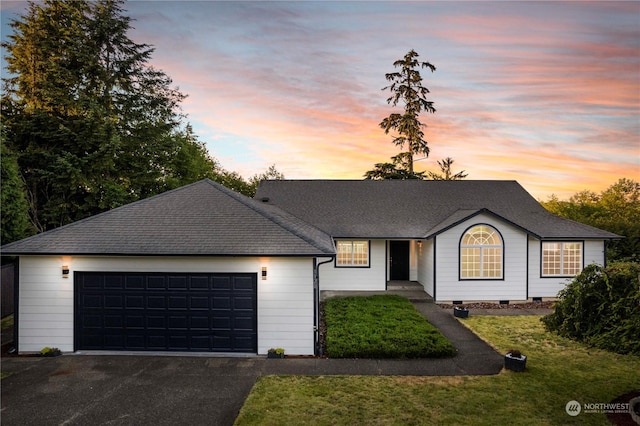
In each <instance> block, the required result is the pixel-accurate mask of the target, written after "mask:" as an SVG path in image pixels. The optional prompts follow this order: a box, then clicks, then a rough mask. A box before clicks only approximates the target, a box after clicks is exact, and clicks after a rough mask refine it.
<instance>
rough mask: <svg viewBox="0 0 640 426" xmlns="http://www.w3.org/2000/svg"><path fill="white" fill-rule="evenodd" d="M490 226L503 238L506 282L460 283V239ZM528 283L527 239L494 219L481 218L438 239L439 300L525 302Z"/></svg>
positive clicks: (472, 220)
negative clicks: (470, 230)
mask: <svg viewBox="0 0 640 426" xmlns="http://www.w3.org/2000/svg"><path fill="white" fill-rule="evenodd" d="M478 224H487V225H491V226H493V227H494V228H495V229H497V230H498V231H499V232H500V234H501V236H502V238H503V252H504V265H503V279H502V280H460V279H459V273H460V272H459V263H460V238H461V237H462V235H463V234H464V232H465V231H466V230H467V229H468V228H469V227H471V226H473V225H478ZM526 280H527V235H526V234H525V233H524V232H523V231H521V230H519V229H518V228H516V227H514V226H512V225H510V224H508V223H506V222H503V221H501V220H500V219H497V218H495V217H493V216H491V215H486V214H481V215H478V216H475V217H473V218H471V219H469V220H467V221H464V222H462V223H460V224H458V225H456V226H454V227H453V228H451V229H449V230H447V231H446V232H444V233H442V234H440V235H438V236H437V243H436V284H435V285H436V289H435V293H436V300H437V301H451V300H461V301H472V300H492V301H493V300H510V301H513V300H525V299H526V297H527V296H526V293H527V289H526Z"/></svg>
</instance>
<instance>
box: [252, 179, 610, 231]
mask: <svg viewBox="0 0 640 426" xmlns="http://www.w3.org/2000/svg"><path fill="white" fill-rule="evenodd" d="M255 198H256V199H259V200H261V199H267V198H268V202H267V203H268V204H271V205H275V206H277V207H280V208H282V209H283V210H286V211H288V212H289V213H291V214H293V215H295V216H297V217H299V218H300V219H302V220H304V221H305V222H308V223H312V224H313V225H315V226H317V227H318V228H320V229H322V230H323V231H325V232H326V233H328V234H330V235H332V236H333V237H334V238H430V237H432V236H434V235H437V234H439V233H441V232H444V231H445V230H447V229H449V228H450V227H452V226H454V225H456V224H457V223H460V222H462V221H464V220H466V219H467V218H469V217H472V216H474V215H477V214H479V213H481V212H488V213H490V214H492V215H494V216H497V217H499V218H501V219H502V220H504V221H507V222H510V223H512V224H513V225H515V226H517V227H519V228H521V229H523V230H524V231H525V232H527V233H529V234H530V235H533V236H535V237H536V238H539V239H612V238H619V236H617V235H615V234H612V233H610V232H606V231H603V230H600V229H597V228H593V227H591V226H588V225H584V224H581V223H577V222H574V221H571V220H568V219H564V218H560V217H558V216H555V215H553V214H551V213H549V212H548V211H547V210H546V209H545V208H544V207H542V205H540V203H538V202H537V201H536V200H535V199H534V198H533V197H532V196H531V195H530V194H529V193H528V192H527V191H526V190H525V189H524V188H522V186H520V184H518V182H516V181H494V180H491V181H488V180H460V181H423V180H383V181H378V180H357V181H356V180H280V181H277V180H269V181H263V182H262V183H261V184H260V186H259V187H258V191H257V193H256V196H255Z"/></svg>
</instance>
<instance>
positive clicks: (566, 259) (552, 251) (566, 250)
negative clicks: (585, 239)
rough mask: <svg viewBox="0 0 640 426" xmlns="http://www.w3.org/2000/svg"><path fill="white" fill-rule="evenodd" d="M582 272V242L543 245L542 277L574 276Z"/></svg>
mask: <svg viewBox="0 0 640 426" xmlns="http://www.w3.org/2000/svg"><path fill="white" fill-rule="evenodd" d="M580 271H582V243H581V242H550V243H542V276H543V277H553V276H561V277H568V276H574V275H577V274H579V273H580Z"/></svg>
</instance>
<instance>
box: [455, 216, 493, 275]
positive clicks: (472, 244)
mask: <svg viewBox="0 0 640 426" xmlns="http://www.w3.org/2000/svg"><path fill="white" fill-rule="evenodd" d="M460 278H463V279H487V278H488V279H501V278H502V238H501V237H500V234H499V233H498V231H497V230H496V229H494V228H492V227H491V226H488V225H476V226H473V227H471V228H469V229H468V230H467V232H465V234H464V235H463V236H462V240H461V241H460Z"/></svg>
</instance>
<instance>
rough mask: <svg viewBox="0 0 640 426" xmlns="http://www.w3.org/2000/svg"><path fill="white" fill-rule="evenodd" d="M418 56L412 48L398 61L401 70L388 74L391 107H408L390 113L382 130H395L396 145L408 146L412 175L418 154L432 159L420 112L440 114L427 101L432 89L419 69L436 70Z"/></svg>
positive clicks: (386, 131)
mask: <svg viewBox="0 0 640 426" xmlns="http://www.w3.org/2000/svg"><path fill="white" fill-rule="evenodd" d="M418 56H419V55H418V53H416V51H415V50H413V49H412V50H410V51H409V52H408V53H407V54H406V55H405V56H404V58H403V59H399V60H397V61H395V62H394V63H393V66H394V67H396V68H398V67H399V68H400V71H399V72H392V73H389V74H385V78H386V79H387V81H390V82H391V84H390V85H389V86H386V87H384V88H383V89H382V90H387V89H388V90H389V91H390V92H391V93H392V95H391V96H390V97H389V98H388V99H387V103H388V104H390V105H392V106H396V105H398V103H402V104H404V113H403V114H399V113H392V114H390V115H389V116H388V117H386V118H385V119H384V120H382V122H381V123H380V127H382V128H383V129H384V131H385V133H386V134H388V133H389V132H390V131H391V130H395V131H396V132H397V133H398V135H397V136H394V138H393V143H394V144H396V145H397V146H399V147H400V148H401V149H402V148H404V146H405V144H406V145H407V147H408V151H407V154H406V155H407V159H408V167H407V172H408V174H409V175H413V173H414V172H413V157H414V155H415V154H424V155H425V156H427V157H428V156H429V146H428V142H427V141H426V140H425V139H424V132H423V131H422V128H423V127H424V126H425V125H424V124H423V123H422V122H421V121H420V118H419V116H420V113H421V112H422V111H426V112H430V113H435V112H436V109H435V108H434V106H433V102H432V101H429V100H427V98H426V95H427V94H428V93H429V89H427V88H426V87H424V86H423V85H422V76H421V75H420V71H419V68H428V69H430V70H431V72H434V71H435V70H436V67H435V66H433V65H432V64H430V63H429V62H420V61H418Z"/></svg>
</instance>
